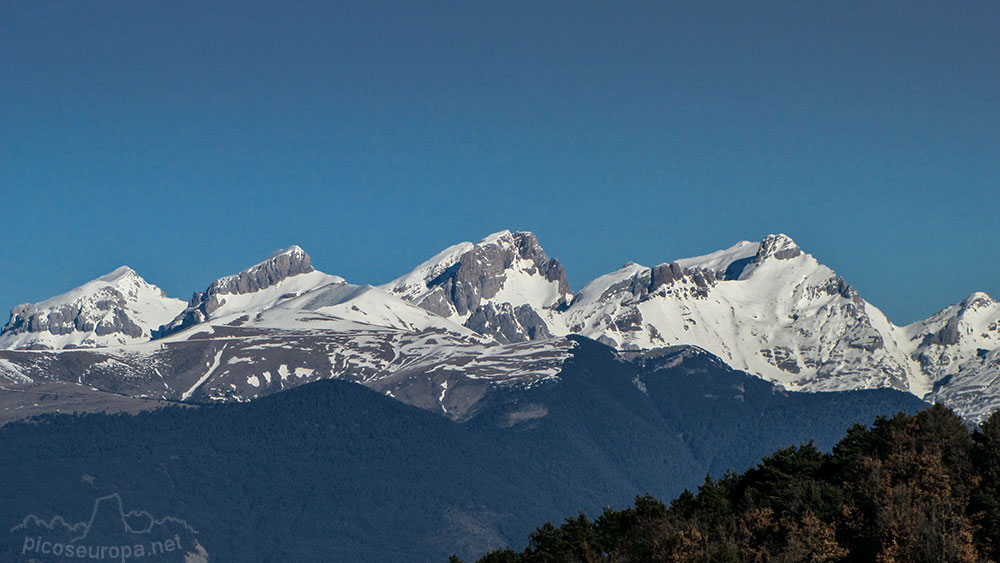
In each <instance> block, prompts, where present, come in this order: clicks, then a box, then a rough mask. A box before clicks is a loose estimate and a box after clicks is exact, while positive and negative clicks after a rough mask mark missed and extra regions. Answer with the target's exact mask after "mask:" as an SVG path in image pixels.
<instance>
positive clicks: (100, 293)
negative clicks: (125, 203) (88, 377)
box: [0, 266, 184, 350]
mask: <svg viewBox="0 0 1000 563" xmlns="http://www.w3.org/2000/svg"><path fill="white" fill-rule="evenodd" d="M182 309H184V302H183V301H181V300H180V299H171V298H169V297H167V296H166V295H165V294H164V293H163V291H162V290H161V289H160V288H158V287H156V286H155V285H152V284H150V283H148V282H146V280H144V279H142V278H141V277H140V276H139V274H137V273H135V272H134V271H133V270H132V269H131V268H129V267H127V266H122V267H120V268H118V269H116V270H115V271H113V272H111V273H109V274H106V275H103V276H101V277H99V278H97V279H96V280H93V281H90V282H87V283H85V284H83V285H81V286H80V287H77V288H75V289H73V290H71V291H68V292H66V293H64V294H62V295H57V296H55V297H52V298H49V299H46V300H45V301H42V302H39V303H33V304H24V305H18V306H17V307H15V308H14V309H13V310H12V311H11V313H10V321H9V322H8V323H7V324H6V325H4V327H3V328H2V329H0V349H31V350H52V349H56V350H58V349H64V348H95V347H107V346H119V345H126V344H137V343H140V342H146V341H148V340H149V339H150V337H151V335H152V332H153V331H154V330H156V329H157V328H158V327H159V326H160V325H162V324H163V323H165V322H168V321H169V320H170V319H172V318H173V317H175V316H176V315H177V314H178V313H179V312H180V311H181V310H182Z"/></svg>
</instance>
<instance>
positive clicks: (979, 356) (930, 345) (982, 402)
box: [902, 292, 1000, 418]
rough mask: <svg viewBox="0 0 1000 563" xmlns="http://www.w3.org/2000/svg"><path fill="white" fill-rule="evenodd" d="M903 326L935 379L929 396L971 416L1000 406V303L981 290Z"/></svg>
mask: <svg viewBox="0 0 1000 563" xmlns="http://www.w3.org/2000/svg"><path fill="white" fill-rule="evenodd" d="M902 331H903V333H904V334H905V335H906V337H907V338H908V339H909V342H908V343H907V344H908V345H909V350H911V355H912V356H913V358H914V359H915V360H916V361H917V362H919V364H920V368H921V369H922V371H923V372H924V373H926V374H928V376H929V377H930V378H931V379H932V380H933V381H934V392H933V393H932V394H931V395H930V397H929V398H931V399H933V400H935V401H940V402H942V403H944V404H946V405H948V406H950V407H952V408H953V409H955V410H956V411H958V412H960V413H963V414H965V415H967V416H970V417H971V418H981V417H982V416H983V415H985V414H987V413H988V411H989V409H990V408H997V407H1000V303H997V301H996V300H994V299H993V298H992V297H990V296H989V295H987V294H985V293H982V292H976V293H973V294H972V295H970V296H969V297H968V298H967V299H965V300H964V301H962V302H961V303H958V304H956V305H952V306H951V307H948V308H947V309H945V310H943V311H941V312H939V313H937V314H935V315H932V316H931V317H930V318H928V319H926V320H923V321H919V322H916V323H913V324H911V325H909V326H906V327H904V328H903V329H902Z"/></svg>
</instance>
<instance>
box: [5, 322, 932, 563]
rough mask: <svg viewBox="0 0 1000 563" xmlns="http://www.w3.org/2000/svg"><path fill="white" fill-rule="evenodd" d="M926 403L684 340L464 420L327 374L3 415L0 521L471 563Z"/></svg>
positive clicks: (582, 367)
mask: <svg viewBox="0 0 1000 563" xmlns="http://www.w3.org/2000/svg"><path fill="white" fill-rule="evenodd" d="M640 383H641V385H639V384H640ZM926 407H927V404H926V403H923V402H922V401H920V400H919V399H917V398H916V397H914V396H913V395H910V394H907V393H902V392H898V391H893V390H888V389H881V390H871V391H851V392H842V393H789V392H786V391H783V390H781V389H780V388H777V387H775V386H774V385H771V384H769V383H767V382H765V381H762V380H760V379H758V378H755V377H753V376H750V375H747V374H744V373H740V372H735V371H733V370H732V369H730V368H729V367H728V366H726V365H725V364H723V363H722V362H721V361H720V360H719V359H718V358H715V357H714V356H711V355H710V354H707V353H704V352H703V351H698V350H695V349H688V348H679V349H677V350H674V351H671V352H669V353H660V354H657V355H655V356H651V357H642V358H638V359H635V360H633V361H624V360H623V359H622V358H620V357H619V356H617V355H616V354H614V352H613V351H612V350H611V349H609V348H608V347H606V346H604V345H602V344H599V343H596V342H593V341H587V340H584V339H581V340H580V343H579V346H578V347H577V348H576V349H575V350H574V355H573V357H572V358H571V359H570V360H568V361H567V363H566V365H565V366H564V369H563V371H562V373H561V374H560V379H559V381H557V382H553V383H550V384H547V385H538V386H534V387H532V388H530V389H524V388H519V387H510V388H504V387H498V388H497V389H496V390H494V391H493V392H492V393H491V394H490V395H489V396H488V397H487V398H486V399H485V400H484V401H483V404H482V406H481V409H480V410H479V411H478V412H477V413H476V414H475V416H474V417H472V418H471V419H468V420H465V421H462V422H456V421H452V420H449V419H446V418H444V417H442V416H439V415H438V414H435V413H432V412H429V411H424V410H421V409H418V408H416V407H412V406H409V405H405V404H403V403H401V402H399V401H397V400H395V399H392V398H390V397H387V396H385V395H383V394H381V393H378V392H376V391H373V390H371V389H368V388H365V387H363V386H361V385H357V384H354V383H348V382H344V381H319V382H316V383H312V384H309V385H304V386H301V387H298V388H295V389H291V390H288V391H285V392H282V393H277V394H275V395H271V396H267V397H263V398H261V399H258V400H255V401H252V402H250V403H244V404H223V405H204V406H200V407H197V408H166V409H162V410H158V411H154V412H145V413H140V414H137V415H126V414H87V415H52V416H46V417H43V418H40V419H36V420H32V421H26V422H19V423H12V424H8V425H6V426H4V427H3V428H0V483H3V486H0V526H3V527H5V528H6V529H7V530H9V529H10V528H11V527H13V526H15V525H17V524H19V523H20V522H22V519H24V518H25V517H26V516H28V515H37V516H38V517H40V518H43V519H51V518H53V517H56V516H60V517H64V518H66V519H67V522H69V523H76V522H81V521H84V520H86V519H87V518H88V517H89V515H90V513H91V510H92V509H93V506H94V502H95V499H97V498H99V497H103V496H105V495H110V494H117V495H120V497H121V498H122V501H123V502H124V509H125V510H146V511H149V512H151V513H152V514H155V515H157V516H172V517H177V518H181V519H183V520H185V521H187V522H188V523H190V524H191V525H192V526H193V527H194V528H196V529H197V531H198V534H197V536H196V537H197V541H198V542H199V543H200V545H202V546H204V548H205V549H206V550H207V552H208V553H209V554H210V555H211V560H213V561H238V562H240V563H267V562H272V561H273V562H281V563H284V562H287V561H296V562H302V563H305V562H322V563H327V562H329V561H351V562H359V563H360V562H367V561H370V562H372V563H394V562H398V563H419V562H424V561H442V560H446V559H447V558H448V555H449V554H451V553H456V554H457V555H458V556H460V557H462V558H464V559H467V560H472V559H474V558H476V557H479V556H481V555H482V554H483V553H487V552H489V551H490V550H494V549H497V548H502V547H504V546H506V545H512V546H517V547H522V546H523V545H524V543H523V542H524V541H526V540H525V538H526V537H527V536H528V534H529V533H530V532H531V530H532V529H534V528H535V527H536V526H538V524H539V523H541V522H545V521H546V520H554V519H559V518H561V517H563V516H564V515H567V514H574V513H576V512H577V511H579V510H584V511H587V512H588V513H591V514H597V513H599V512H600V510H601V507H603V506H604V505H610V506H612V507H615V508H623V507H626V506H629V505H630V504H631V503H632V500H633V499H634V498H635V496H636V495H637V494H644V493H649V494H651V495H653V496H656V497H658V498H673V497H675V496H677V495H679V494H681V492H682V491H684V490H685V488H694V487H696V486H697V485H698V484H699V483H701V482H702V480H703V479H704V476H705V475H706V473H708V474H711V475H712V476H714V477H716V478H723V477H724V476H725V475H726V471H727V470H734V471H744V470H747V469H748V468H750V467H752V466H753V465H754V464H756V463H758V462H759V461H760V459H761V458H762V457H763V456H765V455H767V454H768V453H769V452H772V451H774V450H775V449H778V448H783V447H787V446H789V445H793V444H801V443H803V442H805V441H807V440H810V439H814V440H815V446H816V449H817V450H819V451H822V452H829V451H831V449H832V448H833V446H834V445H835V444H836V442H837V440H838V439H840V438H841V437H842V436H843V435H844V433H845V432H846V431H847V430H848V429H849V428H851V427H852V426H853V425H854V424H855V423H859V422H860V423H869V424H870V423H872V421H874V420H875V419H876V416H878V415H892V414H893V413H896V412H900V411H904V412H908V413H915V412H917V411H919V410H920V409H923V408H926ZM539 411H542V412H545V413H547V414H545V415H544V416H541V417H539V418H529V419H523V420H521V421H519V422H516V423H514V422H512V414H513V413H518V412H539ZM0 529H3V528H0ZM20 539H21V538H20V536H18V535H15V534H10V533H0V561H4V562H6V561H20V560H23V559H18V558H17V557H18V555H17V554H18V551H19V550H20V549H21V543H19V541H20Z"/></svg>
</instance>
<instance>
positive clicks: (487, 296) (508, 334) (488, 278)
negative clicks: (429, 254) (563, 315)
mask: <svg viewBox="0 0 1000 563" xmlns="http://www.w3.org/2000/svg"><path fill="white" fill-rule="evenodd" d="M382 288H383V289H385V290H386V291H388V292H390V293H393V294H394V295H397V296H399V297H400V298H402V299H405V300H407V301H410V302H412V303H414V304H416V305H418V306H420V307H423V308H424V309H427V310H428V311H431V312H433V313H436V314H438V315H441V316H443V317H445V318H448V319H451V320H453V321H455V322H457V323H460V324H464V325H465V326H467V327H469V328H471V329H473V330H475V331H476V332H480V333H482V334H488V335H491V336H493V337H495V338H497V339H498V340H500V341H501V342H518V341H523V340H534V339H540V338H548V337H550V336H552V335H553V334H554V333H556V332H559V329H558V328H557V327H555V326H553V322H555V309H558V308H559V307H561V306H563V305H565V304H566V303H567V302H568V301H569V299H570V298H572V294H571V293H570V286H569V281H568V280H567V279H566V272H565V270H564V269H563V267H562V265H561V264H560V263H559V261H558V260H556V259H555V258H550V257H549V256H548V255H546V254H545V251H544V250H543V249H542V247H541V245H540V244H539V243H538V239H537V238H536V237H535V235H534V234H532V233H530V232H525V231H519V232H515V233H511V232H510V231H506V230H505V231H499V232H496V233H493V234H491V235H489V236H487V237H485V238H483V239H482V240H480V241H479V242H478V243H475V244H473V243H470V242H463V243H459V244H456V245H453V246H451V247H449V248H448V249H446V250H445V251H444V252H441V253H439V254H437V255H436V256H434V257H433V258H431V259H430V260H428V261H426V262H424V263H422V264H420V265H419V266H417V268H415V269H414V270H413V271H411V272H410V273H409V274H406V275H404V276H402V277H400V278H397V279H396V280H394V281H392V282H389V283H388V284H385V285H384V286H382Z"/></svg>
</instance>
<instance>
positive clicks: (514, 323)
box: [0, 231, 1000, 422]
mask: <svg viewBox="0 0 1000 563" xmlns="http://www.w3.org/2000/svg"><path fill="white" fill-rule="evenodd" d="M571 335H578V336H582V337H586V338H588V339H592V340H596V341H599V342H601V343H604V344H606V345H608V346H610V347H612V348H614V349H615V350H617V351H618V353H619V354H622V355H623V357H624V356H627V355H629V354H637V353H647V352H650V351H652V350H656V349H660V348H668V347H672V346H693V347H697V348H699V349H702V350H704V351H707V352H708V353H710V354H712V355H714V356H716V357H718V358H719V359H721V361H722V362H725V363H726V364H728V365H729V366H731V367H732V368H734V369H736V370H740V371H745V372H748V373H750V374H753V375H755V376H758V377H760V378H762V379H764V380H766V381H768V382H771V383H774V384H777V385H780V386H781V387H783V388H784V389H787V390H789V391H806V392H817V391H847V390H859V389H879V388H891V389H896V390H900V391H905V392H908V393H911V394H913V395H915V396H917V397H920V398H922V399H924V400H925V401H936V402H942V403H944V404H946V405H947V406H949V407H951V408H953V409H954V410H955V411H956V412H958V413H959V414H960V415H962V416H963V417H964V418H966V419H967V420H969V421H970V422H975V421H978V420H981V419H982V418H983V417H984V416H985V415H987V414H988V413H989V412H990V411H992V410H993V409H995V408H998V407H1000V304H998V303H997V301H995V300H994V299H992V298H991V297H990V296H989V295H986V294H985V293H974V294H973V295H971V296H969V297H968V298H967V299H965V300H963V301H962V302H961V303H958V304H955V305H952V306H950V307H948V308H946V309H944V310H942V311H941V312H939V313H937V314H935V315H932V316H931V317H929V318H928V319H925V320H922V321H918V322H915V323H912V324H910V325H906V326H897V325H895V324H893V323H892V322H891V321H890V320H889V319H888V318H887V317H886V315H885V314H883V313H882V312H881V311H880V310H879V309H878V308H877V307H876V306H874V305H873V304H871V303H869V302H867V301H865V300H864V299H863V298H862V297H861V295H860V294H859V292H858V291H857V290H856V289H855V288H853V287H852V286H851V285H850V284H849V283H847V282H846V281H845V280H844V279H843V278H841V277H839V276H837V274H836V273H835V272H834V271H833V270H831V269H830V268H828V267H826V266H824V265H822V264H821V263H820V262H818V261H817V260H816V259H815V258H814V257H813V256H811V255H810V254H808V253H806V252H805V251H803V250H802V249H801V248H799V246H798V245H797V244H796V243H795V242H794V241H793V240H792V239H791V238H789V237H788V236H786V235H782V234H776V235H770V236H767V237H765V238H764V239H763V240H761V241H757V242H750V241H740V242H738V243H736V244H735V245H733V246H731V247H730V248H727V249H724V250H720V251H718V252H714V253H711V254H707V255H704V256H697V257H693V258H684V259H677V260H673V261H670V262H664V263H661V264H658V265H655V266H652V267H647V266H643V265H640V264H636V263H633V262H629V263H627V264H625V265H624V266H623V267H622V268H620V269H619V270H616V271H614V272H611V273H608V274H605V275H603V276H600V277H598V278H597V279H595V280H593V281H590V282H589V283H587V284H585V285H584V286H583V287H582V288H580V289H579V290H578V291H576V292H573V291H572V290H571V286H570V283H569V281H568V280H567V277H566V273H565V271H564V269H563V267H562V265H561V264H560V263H559V261H558V260H556V259H555V258H551V257H549V256H548V255H547V254H546V253H545V251H544V250H543V249H542V247H541V245H540V244H539V242H538V240H537V239H536V237H535V236H534V235H533V234H531V233H528V232H513V233H512V232H509V231H502V232H499V233H495V234H492V235H490V236H488V237H486V238H484V239H482V240H481V241H479V242H478V243H471V242H463V243H460V244H456V245H454V246H451V247H449V248H447V249H445V250H444V251H442V252H440V253H439V254H437V255H435V256H433V257H432V258H430V259H429V260H427V261H425V262H423V263H422V264H420V265H418V266H417V267H416V268H414V269H413V270H412V271H411V272H409V273H408V274H406V275H403V276H401V277H399V278H397V279H395V280H393V281H391V282H389V283H386V284H384V285H381V286H371V285H355V284H351V283H348V282H347V281H346V280H344V279H343V278H341V277H339V276H336V275H330V274H325V273H323V272H320V271H318V270H316V269H314V268H313V266H312V262H311V260H310V258H309V255H308V254H307V253H306V252H305V251H304V250H302V249H301V248H299V247H298V246H292V247H289V248H287V249H284V250H280V251H278V252H275V253H274V254H272V255H270V256H268V257H267V258H266V259H265V260H263V261H261V262H260V263H258V264H256V265H254V266H251V267H249V268H247V269H245V270H243V271H241V272H239V273H236V274H234V275H230V276H226V277H223V278H220V279H218V280H215V281H213V282H211V283H209V285H208V286H207V288H206V289H205V290H204V291H199V292H196V293H194V294H193V296H192V297H191V299H190V300H189V301H188V302H187V303H185V302H184V301H182V300H179V299H174V298H170V297H168V296H166V295H165V294H164V293H163V291H161V290H160V289H159V288H157V287H156V286H154V285H152V284H150V283H148V282H146V281H145V280H143V279H142V278H141V277H140V276H139V275H138V274H137V273H136V272H134V271H133V270H131V269H130V268H127V267H121V268H119V269H117V270H115V271H114V272H111V273H110V274H108V275H105V276H102V277H100V278H98V279H96V280H94V281H91V282H88V283H86V284H84V285H82V286H80V287H78V288H76V289H73V290H71V291H69V292H67V293H65V294H63V295H59V296H56V297H52V298H50V299H47V300H45V301H42V302H39V303H35V304H25V305H19V306H17V307H15V308H14V309H13V310H12V311H11V316H10V320H9V322H8V323H7V324H6V325H4V326H3V328H2V329H0V391H4V390H5V391H6V392H2V393H0V422H2V421H4V420H11V419H14V418H21V417H23V416H26V415H29V414H37V413H41V412H50V411H55V410H80V409H83V410H88V409H98V410H103V409H108V408H111V409H113V410H141V409H143V408H147V407H148V406H150V405H152V404H156V403H157V402H162V401H167V402H177V401H180V402H189V403H212V402H242V401H248V400H251V399H255V398H258V397H261V396H263V395H267V394H271V393H274V392H277V391H281V390H284V389H288V388H291V387H295V386H297V385H300V384H303V383H307V382H311V381H315V380H318V379H330V378H335V379H346V380H348V381H354V382H357V383H361V384H363V385H365V386H366V387H369V388H371V389H373V390H376V391H378V392H381V393H383V394H385V395H388V396H390V397H394V398H396V399H398V400H400V401H403V402H405V403H409V404H411V405H415V406H418V407H421V408H424V409H427V410H430V411H433V412H437V413H439V414H443V415H445V416H447V417H449V418H452V419H455V420H463V419H467V418H469V417H471V416H473V415H474V414H475V413H476V412H477V410H478V409H480V408H482V405H483V404H485V402H484V399H485V398H486V397H487V396H488V395H489V394H490V392H491V391H492V390H494V389H498V388H506V387H511V386H515V387H519V388H531V387H532V386H536V385H540V384H545V383H546V382H549V381H555V380H557V379H558V378H559V377H560V371H561V369H562V365H563V363H564V362H565V361H566V359H567V358H569V357H570V355H571V353H572V350H573V349H574V348H575V347H576V346H578V341H577V340H574V339H573V338H570V336H571Z"/></svg>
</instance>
